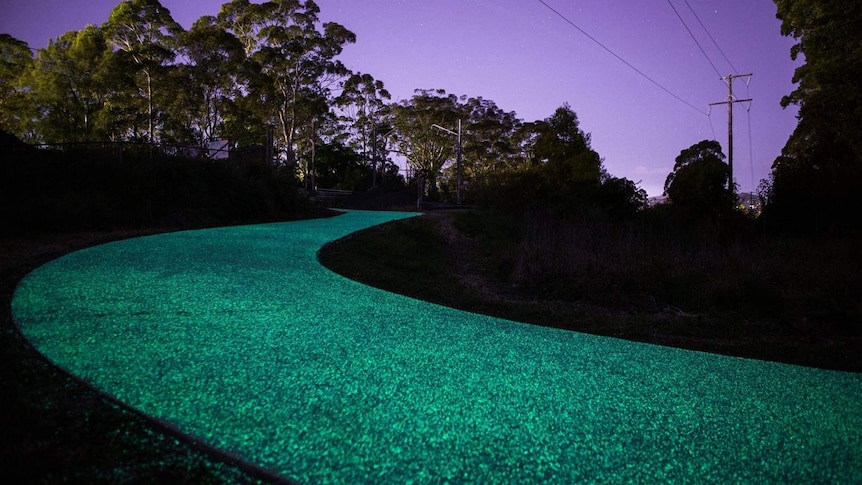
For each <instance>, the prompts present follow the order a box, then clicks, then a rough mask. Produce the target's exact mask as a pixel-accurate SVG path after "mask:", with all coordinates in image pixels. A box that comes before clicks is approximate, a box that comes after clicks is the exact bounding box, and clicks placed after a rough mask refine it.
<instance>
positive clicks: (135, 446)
mask: <svg viewBox="0 0 862 485" xmlns="http://www.w3.org/2000/svg"><path fill="white" fill-rule="evenodd" d="M322 214H323V213H314V214H313V215H318V216H319V215H322ZM193 228H200V227H174V228H170V229H135V230H96V231H88V232H66V233H57V234H32V235H27V236H14V237H5V238H2V239H0V255H2V257H0V303H2V306H3V311H2V316H0V430H2V432H0V477H2V482H3V483H8V484H18V483H21V484H25V483H26V484H33V483H51V484H53V483H82V484H83V483H86V484H98V483H111V484H113V483H129V484H138V483H290V482H289V481H288V480H286V479H283V478H280V477H278V476H277V475H274V474H272V473H269V472H268V471H266V470H262V469H259V468H256V467H254V466H252V465H249V464H247V463H244V462H242V461H241V460H239V459H237V458H236V457H233V456H231V455H228V454H225V453H223V452H221V451H219V450H216V449H213V448H211V447H208V446H206V445H203V444H202V443H199V442H197V441H196V440H194V439H193V438H191V437H188V436H186V435H184V434H182V433H180V432H179V431H178V430H176V429H174V428H173V427H172V426H171V425H170V424H168V423H164V422H160V421H157V420H154V419H152V418H150V417H148V416H145V415H143V414H141V413H139V412H137V411H135V410H132V409H130V408H128V407H127V406H125V405H123V404H122V403H119V402H117V401H116V400H114V399H113V398H111V397H109V396H106V395H104V394H103V393H101V392H99V391H96V390H94V389H93V388H91V387H89V386H88V385H87V384H86V383H84V382H82V381H80V380H79V379H77V378H75V377H74V376H71V375H70V374H68V373H67V372H65V371H63V370H62V369H60V368H58V367H57V366H55V365H53V364H52V363H50V362H49V361H48V360H47V359H45V358H44V357H43V356H42V355H41V354H39V353H38V352H37V351H36V350H35V349H34V348H33V347H32V346H31V345H30V344H29V342H27V340H26V339H25V338H24V337H23V336H22V335H21V333H20V332H19V331H18V328H17V326H16V325H15V324H14V322H13V320H12V315H11V300H12V295H13V292H14V290H15V287H16V286H17V284H18V282H19V281H20V280H21V279H22V278H23V277H24V276H26V275H27V274H28V273H29V272H30V271H32V270H33V269H35V268H37V267H38V266H40V265H42V264H44V263H47V262H48V261H51V260H53V259H56V258H58V257H60V256H62V255H64V254H67V253H69V252H72V251H75V250H78V249H82V248H85V247H89V246H94V245H97V244H101V243H106V242H110V241H115V240H120V239H126V238H130V237H138V236H143V235H149V234H156V233H161V232H168V231H170V230H181V229H193Z"/></svg>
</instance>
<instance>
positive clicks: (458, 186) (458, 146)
mask: <svg viewBox="0 0 862 485" xmlns="http://www.w3.org/2000/svg"><path fill="white" fill-rule="evenodd" d="M431 126H433V127H434V128H437V129H438V130H441V131H445V132H446V133H449V134H450V135H452V136H455V137H457V139H458V143H457V144H456V145H455V171H456V173H457V179H456V182H455V184H456V185H455V203H456V204H458V205H461V119H460V118H459V119H458V132H457V133H456V132H454V131H452V130H449V129H447V128H443V127H442V126H440V125H436V124H435V125H431Z"/></svg>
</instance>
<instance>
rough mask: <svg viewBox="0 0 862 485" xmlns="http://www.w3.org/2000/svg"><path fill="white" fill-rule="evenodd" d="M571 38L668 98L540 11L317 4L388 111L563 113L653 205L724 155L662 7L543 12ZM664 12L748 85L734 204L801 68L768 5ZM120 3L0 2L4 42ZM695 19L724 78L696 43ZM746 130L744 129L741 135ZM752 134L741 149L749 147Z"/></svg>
mask: <svg viewBox="0 0 862 485" xmlns="http://www.w3.org/2000/svg"><path fill="white" fill-rule="evenodd" d="M545 1H546V3H548V4H549V5H550V6H552V7H553V8H555V9H556V10H557V11H559V12H560V13H562V14H563V15H565V16H566V17H568V18H569V20H571V21H572V22H573V23H575V24H576V25H577V26H578V27H580V28H581V29H583V30H584V31H586V32H587V33H589V34H590V35H591V36H592V37H594V38H595V39H597V40H598V41H599V42H601V43H602V44H604V45H605V46H607V47H608V48H609V49H610V50H612V51H613V52H614V53H616V54H617V55H619V56H620V57H622V58H624V59H625V60H626V61H628V62H629V63H630V64H632V65H633V66H635V67H636V68H637V69H638V70H640V71H641V72H643V73H644V74H646V75H647V76H649V77H650V78H652V79H653V80H655V81H656V82H658V83H659V84H661V85H662V86H663V87H664V88H666V89H667V90H669V91H671V92H673V93H674V94H675V95H676V96H678V97H680V98H682V99H683V100H685V101H686V102H687V103H689V104H691V105H693V106H694V107H695V108H697V109H698V110H700V111H702V113H699V112H698V111H696V110H695V109H694V108H692V107H691V106H688V105H686V104H685V103H683V102H681V101H679V100H677V99H675V98H674V97H673V96H671V95H669V94H667V93H666V92H665V91H663V90H662V89H661V88H659V87H657V86H655V85H654V84H652V83H651V82H650V81H648V80H647V79H645V78H644V77H642V76H641V75H640V74H638V73H637V72H635V71H634V70H632V69H631V68H629V67H628V66H626V65H625V64H623V63H622V62H620V61H619V60H618V59H616V58H615V57H614V56H613V55H611V54H609V53H608V52H607V51H605V50H604V49H602V48H601V47H600V46H598V45H596V44H595V43H594V42H593V41H591V40H590V39H589V38H587V37H586V36H585V35H584V34H582V33H581V32H579V31H578V30H576V29H575V28H573V27H572V26H571V25H569V24H568V23H566V22H565V21H564V20H563V19H561V18H560V17H558V16H557V15H556V14H555V13H554V12H552V11H551V10H550V9H548V8H547V7H546V6H545V5H543V4H542V3H541V2H540V1H539V0H435V1H414V0H409V1H408V0H405V1H399V0H362V1H355V0H317V4H318V5H319V6H320V9H321V12H320V17H321V20H323V21H335V22H338V23H340V24H342V25H344V26H345V27H347V28H348V29H350V30H351V31H353V32H354V33H356V36H357V42H356V44H353V45H350V46H348V47H347V48H346V49H345V51H344V53H343V54H342V55H341V60H342V62H344V63H345V64H346V65H347V67H349V68H350V69H352V70H354V71H357V72H366V73H369V74H371V75H373V76H374V77H375V78H377V79H380V80H382V81H383V82H384V83H385V85H386V87H387V89H388V90H389V91H390V93H392V96H393V100H400V99H406V98H409V97H410V96H411V95H412V93H413V90H414V89H416V88H443V89H445V90H446V91H447V92H450V93H454V94H458V95H461V94H465V95H468V96H474V97H479V96H481V97H483V98H485V99H490V100H493V101H494V102H496V103H497V105H498V106H499V107H500V108H502V109H504V110H507V111H515V112H516V113H517V114H518V116H519V117H520V118H522V119H524V120H525V121H533V120H537V119H543V118H546V117H548V116H550V115H551V114H552V113H553V111H554V110H555V109H556V108H557V107H559V106H560V105H562V104H563V103H564V102H568V103H569V104H570V105H571V106H572V108H573V109H574V110H575V111H576V112H577V113H578V117H579V119H580V121H581V128H582V129H583V130H584V131H586V132H588V133H591V134H592V145H593V148H594V149H595V150H596V151H598V153H599V154H600V155H601V156H602V157H603V158H604V159H605V167H606V168H607V169H608V171H609V172H610V173H611V174H613V175H615V176H619V177H627V178H629V179H632V180H634V181H636V182H637V181H640V186H641V187H642V188H644V189H646V190H647V192H648V193H649V194H650V195H651V196H654V195H660V194H661V191H662V186H663V184H664V179H665V178H666V177H667V174H668V173H669V172H670V171H671V169H672V168H673V163H674V158H675V157H676V156H677V155H678V154H679V152H680V150H682V149H684V148H687V147H689V146H690V145H692V144H694V143H697V142H698V141H700V140H702V139H713V138H715V139H718V140H719V141H720V142H721V144H722V147H724V150H725V152H726V151H727V108H726V106H724V105H722V106H716V107H713V109H712V112H711V115H710V116H706V113H707V112H708V111H709V107H708V104H709V103H712V102H718V101H724V100H725V99H726V98H727V85H726V83H725V82H724V81H721V80H720V79H719V77H720V76H718V74H716V72H715V70H714V69H713V67H712V66H711V65H710V63H709V62H708V61H707V59H706V57H705V56H704V55H703V53H701V51H700V49H699V48H698V46H697V45H696V44H695V43H694V41H693V40H692V39H691V36H690V35H689V33H688V32H687V31H686V29H685V27H684V26H683V24H682V22H680V20H679V18H678V17H677V14H676V13H674V10H673V9H672V8H671V6H670V4H669V3H668V1H667V0H545ZM687 1H688V4H686V0H672V4H673V6H675V7H676V9H677V11H678V12H679V13H680V15H682V17H683V19H684V20H685V22H686V24H687V25H688V27H689V28H690V29H691V31H692V32H693V33H694V35H695V36H696V37H697V38H698V40H699V41H700V44H701V45H702V46H703V48H704V50H705V51H706V53H707V54H708V55H709V57H710V59H711V60H712V63H713V64H714V65H715V66H716V68H717V69H718V71H719V72H720V73H721V75H727V74H735V73H740V74H744V73H749V72H752V73H754V77H753V78H752V79H751V84H750V86H746V84H745V83H744V82H743V80H742V79H740V80H737V81H734V94H735V95H737V96H739V97H741V98H748V97H750V98H754V102H753V103H752V105H751V110H750V112H747V111H746V109H745V106H746V105H745V104H744V103H737V104H736V105H735V108H734V113H735V116H734V135H735V136H734V172H735V173H734V175H735V178H736V181H737V183H738V184H739V185H740V186H741V188H742V190H743V191H749V190H753V189H754V188H756V186H757V184H758V183H759V181H760V179H762V178H764V177H765V176H766V175H767V174H768V173H769V168H770V166H771V164H772V161H773V160H774V159H775V157H776V156H778V154H779V153H780V150H781V148H782V147H783V146H784V143H785V142H786V141H787V138H788V136H789V135H790V133H791V132H792V131H793V128H794V127H795V125H796V118H795V116H796V110H795V109H794V108H788V109H786V110H783V109H782V108H781V106H780V105H779V101H780V99H781V97H782V96H783V95H785V94H788V93H789V92H790V91H791V90H792V89H793V84H792V83H791V79H792V76H793V71H794V69H795V68H796V67H797V66H798V65H799V64H800V62H794V61H791V60H790V53H789V52H790V47H791V46H792V45H793V43H794V42H793V40H792V39H789V38H786V37H782V36H781V34H780V22H779V21H778V20H777V19H776V18H775V10H776V8H775V4H774V3H773V2H772V1H771V0H687ZM118 3H119V1H118V0H88V1H84V2H68V1H67V0H0V32H2V33H8V34H11V35H12V36H14V37H16V38H18V39H21V40H24V41H26V42H27V43H29V44H30V46H31V47H34V48H41V47H45V46H46V45H47V43H48V39H49V38H55V37H58V36H59V35H61V34H63V33H64V32H66V31H69V30H79V29H81V28H83V27H84V26H85V25H86V24H88V23H93V24H101V23H102V22H104V21H105V20H107V18H108V15H109V13H110V11H111V10H112V8H113V7H114V6H115V5H117V4H118ZM222 3H225V2H224V1H221V0H198V1H194V2H192V1H186V0H162V4H163V5H164V6H165V7H167V8H168V9H169V10H170V11H171V13H172V15H173V17H174V19H175V20H177V21H178V22H179V23H180V24H182V25H183V27H185V28H189V27H190V26H191V24H192V23H193V22H194V21H195V20H196V19H197V18H199V17H201V16H203V15H216V14H217V13H218V10H219V8H220V6H221V4H222ZM688 5H690V6H691V8H692V9H693V10H694V11H695V12H696V13H697V15H698V17H699V18H700V20H701V21H702V22H703V24H704V25H705V26H706V28H707V29H708V30H709V32H710V34H711V35H712V36H713V38H714V39H715V40H716V42H717V43H718V45H719V47H721V49H722V50H723V51H724V53H725V54H726V55H727V57H728V59H729V60H730V62H731V63H732V64H733V66H735V68H736V69H738V71H735V70H734V69H733V68H731V67H730V66H729V65H728V64H727V62H726V61H725V60H724V58H723V56H722V55H721V53H720V52H719V51H718V50H716V48H715V46H714V44H713V42H712V41H711V40H710V39H709V37H708V36H707V35H706V34H705V33H704V31H703V29H702V28H701V26H700V24H699V23H698V21H697V19H696V18H695V17H694V16H693V15H692V13H691V11H690V10H689V7H688ZM749 122H750V125H749ZM749 128H750V133H751V136H750V137H749Z"/></svg>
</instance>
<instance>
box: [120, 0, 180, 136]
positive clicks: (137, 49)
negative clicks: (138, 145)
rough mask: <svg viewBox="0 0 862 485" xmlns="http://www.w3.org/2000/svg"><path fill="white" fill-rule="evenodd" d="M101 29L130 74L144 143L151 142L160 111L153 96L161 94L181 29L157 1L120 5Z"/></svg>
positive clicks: (141, 1) (130, 0)
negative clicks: (142, 123) (142, 119)
mask: <svg viewBox="0 0 862 485" xmlns="http://www.w3.org/2000/svg"><path fill="white" fill-rule="evenodd" d="M103 28H104V30H105V34H106V36H107V39H108V42H109V43H110V45H111V46H113V47H114V49H116V50H117V52H118V53H119V54H120V55H121V56H122V59H124V60H125V61H126V62H127V64H126V65H127V66H128V67H129V68H130V69H131V70H132V73H131V74H132V75H131V76H130V80H131V81H132V83H133V84H134V88H135V89H136V90H137V92H138V93H137V96H133V99H134V97H137V98H139V99H140V100H142V101H143V104H144V106H145V112H146V114H147V120H146V122H147V129H146V139H147V140H149V141H153V140H155V139H156V121H157V117H158V116H159V115H160V113H159V111H160V110H161V109H162V108H161V106H158V105H157V103H156V97H157V93H161V92H164V91H165V85H166V84H167V79H168V76H167V71H168V69H167V67H168V65H169V64H170V63H171V62H172V61H173V60H174V58H175V56H176V51H175V50H174V49H175V48H176V46H177V36H178V35H179V34H180V33H181V32H182V30H183V29H182V27H181V26H180V25H179V24H178V23H177V22H176V21H175V20H174V19H173V17H171V13H170V11H169V10H168V9H166V8H165V7H163V6H162V4H161V3H159V1H158V0H127V1H124V2H121V3H120V4H119V5H117V6H116V7H114V9H113V10H112V11H111V15H110V16H109V17H108V21H107V22H105V24H104V25H103ZM160 83H161V84H160ZM157 88H159V89H161V91H159V90H157ZM164 102H165V100H162V103H164Z"/></svg>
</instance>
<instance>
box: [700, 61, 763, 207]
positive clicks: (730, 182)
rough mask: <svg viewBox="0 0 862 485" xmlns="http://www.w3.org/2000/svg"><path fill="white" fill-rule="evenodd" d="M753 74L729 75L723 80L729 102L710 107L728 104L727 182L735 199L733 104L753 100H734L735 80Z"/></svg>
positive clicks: (721, 102) (712, 104) (713, 104)
mask: <svg viewBox="0 0 862 485" xmlns="http://www.w3.org/2000/svg"><path fill="white" fill-rule="evenodd" d="M751 76H753V74H751V73H748V74H737V75H735V76H734V75H733V74H728V75H727V76H725V77H723V78H721V80H722V81H725V82H727V101H719V102H717V103H709V105H710V106H715V105H717V104H727V166H728V167H729V168H730V180H728V182H727V189H728V190H730V196H731V197H733V195H734V194H733V192H734V186H733V103H745V102H750V101H751V98H748V99H733V80H734V79H736V78H739V77H749V78H750V77H751Z"/></svg>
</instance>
